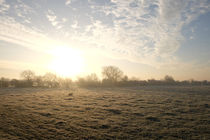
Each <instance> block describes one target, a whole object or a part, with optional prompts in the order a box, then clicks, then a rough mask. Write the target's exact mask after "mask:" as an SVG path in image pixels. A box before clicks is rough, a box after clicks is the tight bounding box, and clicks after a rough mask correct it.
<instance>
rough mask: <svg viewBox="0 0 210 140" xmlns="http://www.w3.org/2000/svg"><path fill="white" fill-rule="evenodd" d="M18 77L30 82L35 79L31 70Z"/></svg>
mask: <svg viewBox="0 0 210 140" xmlns="http://www.w3.org/2000/svg"><path fill="white" fill-rule="evenodd" d="M20 76H21V77H22V78H24V79H25V80H27V81H32V80H33V78H34V77H35V73H34V72H33V71H31V70H25V71H23V72H21V74H20Z"/></svg>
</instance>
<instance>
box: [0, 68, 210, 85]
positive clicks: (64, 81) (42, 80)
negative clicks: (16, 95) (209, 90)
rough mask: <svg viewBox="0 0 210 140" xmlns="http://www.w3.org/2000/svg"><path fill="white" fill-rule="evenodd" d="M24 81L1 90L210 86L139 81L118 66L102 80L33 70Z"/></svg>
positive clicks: (25, 73)
mask: <svg viewBox="0 0 210 140" xmlns="http://www.w3.org/2000/svg"><path fill="white" fill-rule="evenodd" d="M20 76H21V78H22V79H7V78H3V77H2V78H1V79H0V88H4V87H45V88H58V87H59V88H70V87H72V86H79V87H113V86H116V87H126V86H150V85H210V82H209V81H207V80H204V81H195V80H185V81H176V80H174V78H173V77H172V76H169V75H166V76H165V77H164V78H163V79H162V80H155V79H149V80H139V79H137V78H129V77H128V76H127V75H125V74H124V73H123V71H122V70H121V69H119V68H118V67H116V66H105V67H103V68H102V80H101V79H99V78H98V76H97V75H96V74H95V73H92V74H90V75H88V76H86V77H78V78H77V80H76V81H72V80H71V79H70V78H62V77H59V76H57V75H56V74H54V73H50V72H48V73H46V74H45V75H43V76H40V75H36V74H35V73H34V72H33V71H32V70H25V71H23V72H21V73H20Z"/></svg>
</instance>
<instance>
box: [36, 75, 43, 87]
mask: <svg viewBox="0 0 210 140" xmlns="http://www.w3.org/2000/svg"><path fill="white" fill-rule="evenodd" d="M34 82H35V85H36V86H37V87H42V86H44V85H43V76H35V78H34Z"/></svg>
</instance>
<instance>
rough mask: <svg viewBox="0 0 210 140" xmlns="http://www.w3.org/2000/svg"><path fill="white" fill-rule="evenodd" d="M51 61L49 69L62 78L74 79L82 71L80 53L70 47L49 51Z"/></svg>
mask: <svg viewBox="0 0 210 140" xmlns="http://www.w3.org/2000/svg"><path fill="white" fill-rule="evenodd" d="M50 53H51V54H52V55H53V59H52V61H51V63H50V64H49V68H50V70H51V71H53V72H54V73H56V74H58V75H59V76H62V77H74V76H77V75H78V74H80V73H81V72H82V70H83V65H84V63H83V57H82V53H81V52H80V51H78V50H75V49H73V48H70V47H55V48H54V49H52V50H51V51H50Z"/></svg>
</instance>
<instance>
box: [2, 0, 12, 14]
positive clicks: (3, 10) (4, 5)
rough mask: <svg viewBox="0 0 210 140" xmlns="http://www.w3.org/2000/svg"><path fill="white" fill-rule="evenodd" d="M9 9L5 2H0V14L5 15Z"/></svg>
mask: <svg viewBox="0 0 210 140" xmlns="http://www.w3.org/2000/svg"><path fill="white" fill-rule="evenodd" d="M9 8H10V6H9V5H8V4H6V2H5V0H0V13H5V12H6V11H8V10H9Z"/></svg>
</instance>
